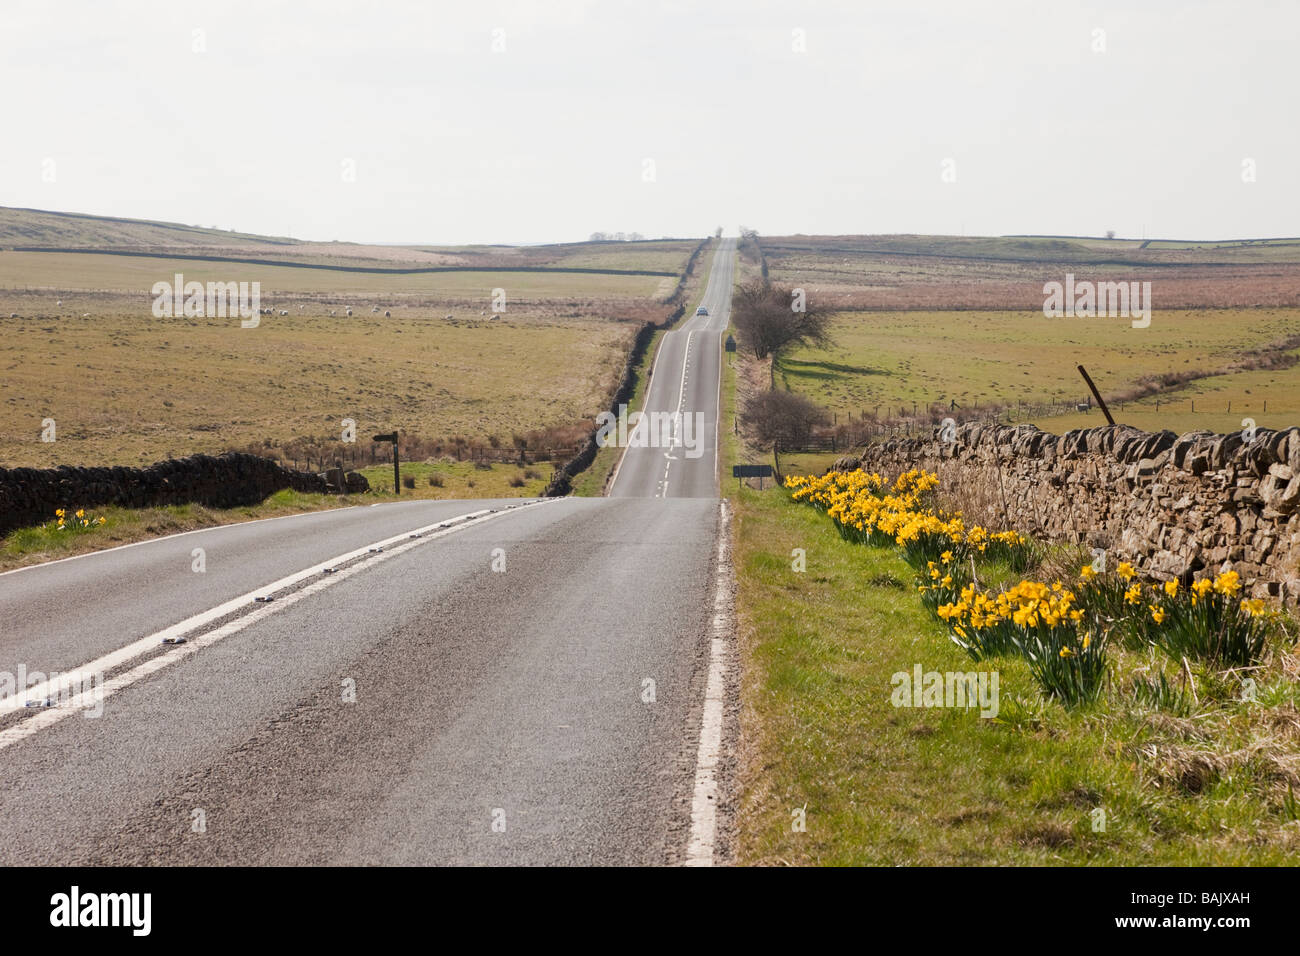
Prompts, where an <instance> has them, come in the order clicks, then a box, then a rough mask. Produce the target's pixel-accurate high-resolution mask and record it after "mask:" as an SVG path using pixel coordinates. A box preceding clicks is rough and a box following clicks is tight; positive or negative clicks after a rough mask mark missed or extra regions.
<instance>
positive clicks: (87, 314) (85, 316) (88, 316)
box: [81, 312, 90, 319]
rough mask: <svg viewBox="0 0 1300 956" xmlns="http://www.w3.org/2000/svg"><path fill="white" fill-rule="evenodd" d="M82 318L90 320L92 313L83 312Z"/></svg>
mask: <svg viewBox="0 0 1300 956" xmlns="http://www.w3.org/2000/svg"><path fill="white" fill-rule="evenodd" d="M81 317H82V318H83V319H88V318H90V313H89V312H83V313H81Z"/></svg>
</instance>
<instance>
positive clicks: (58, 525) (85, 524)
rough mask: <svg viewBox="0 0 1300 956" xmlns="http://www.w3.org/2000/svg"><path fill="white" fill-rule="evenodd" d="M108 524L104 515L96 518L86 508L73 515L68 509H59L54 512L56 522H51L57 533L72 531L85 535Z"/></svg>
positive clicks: (79, 509)
mask: <svg viewBox="0 0 1300 956" xmlns="http://www.w3.org/2000/svg"><path fill="white" fill-rule="evenodd" d="M107 523H108V519H107V518H105V517H104V516H103V515H99V516H98V517H96V516H95V515H92V514H87V513H86V509H85V508H78V509H77V510H76V511H74V512H73V513H72V514H71V515H69V514H68V510H67V509H66V508H59V509H58V510H57V511H55V512H54V521H52V522H51V524H52V525H53V526H54V530H55V531H70V532H73V533H74V534H75V533H84V532H86V531H90V530H91V529H93V528H97V527H99V526H100V525H103V524H107Z"/></svg>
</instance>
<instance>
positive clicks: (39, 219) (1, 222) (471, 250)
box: [0, 206, 698, 288]
mask: <svg viewBox="0 0 1300 956" xmlns="http://www.w3.org/2000/svg"><path fill="white" fill-rule="evenodd" d="M697 241H698V240H695V239H652V240H650V239H648V240H639V241H635V242H622V241H604V242H571V243H556V244H551V245H539V246H400V245H399V246H393V245H385V246H378V245H365V244H360V243H350V242H337V241H336V242H312V241H303V240H299V239H291V238H288V237H284V236H256V235H249V234H246V233H239V232H229V231H226V230H223V229H214V228H205V227H202V226H189V225H183V224H181V223H165V222H153V221H149V220H139V219H113V218H106V217H101V216H86V215H78V214H73V213H56V212H47V211H43V210H34V209H10V208H5V207H2V206H0V249H10V250H13V249H18V250H22V249H34V248H50V249H102V250H105V251H108V250H113V251H118V252H122V251H130V252H136V253H141V252H153V253H158V254H161V255H165V254H167V253H169V252H170V253H183V254H185V255H206V256H214V257H215V256H220V257H227V258H229V257H246V258H256V259H263V260H272V261H278V262H284V263H286V264H292V263H311V264H328V265H335V266H345V267H350V268H360V269H365V268H371V269H377V268H383V269H402V268H474V269H498V270H501V271H511V270H518V269H607V270H630V271H649V272H661V273H665V274H670V275H677V274H680V273H681V271H682V269H683V268H685V265H686V260H687V258H688V257H689V256H690V254H691V251H692V250H693V249H694V248H695V245H696V243H697ZM308 288H310V286H308Z"/></svg>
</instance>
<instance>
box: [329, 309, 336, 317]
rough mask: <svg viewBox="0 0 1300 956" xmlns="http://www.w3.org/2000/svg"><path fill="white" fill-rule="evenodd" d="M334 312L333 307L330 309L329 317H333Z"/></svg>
mask: <svg viewBox="0 0 1300 956" xmlns="http://www.w3.org/2000/svg"><path fill="white" fill-rule="evenodd" d="M334 312H335V310H334V309H330V318H331V319H332V318H334Z"/></svg>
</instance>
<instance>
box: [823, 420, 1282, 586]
mask: <svg viewBox="0 0 1300 956" xmlns="http://www.w3.org/2000/svg"><path fill="white" fill-rule="evenodd" d="M949 437H952V436H949ZM859 465H861V467H863V468H865V469H867V470H868V471H879V472H881V473H882V474H890V475H893V474H897V473H898V472H900V471H905V470H907V469H910V468H913V467H923V468H926V469H927V470H930V471H935V472H937V473H938V474H939V476H940V478H941V479H942V480H943V482H944V487H953V488H956V489H958V490H959V491H960V490H964V491H966V492H969V493H972V494H974V495H977V496H979V497H980V498H982V500H986V501H990V502H993V505H994V507H995V509H997V510H999V511H1005V514H1006V518H1007V520H1008V521H1009V522H1010V524H1011V526H1012V527H1014V528H1016V529H1017V530H1020V531H1027V532H1029V533H1032V534H1034V535H1036V536H1038V537H1041V538H1044V539H1047V540H1053V541H1068V542H1077V543H1082V544H1086V545H1087V546H1088V547H1090V548H1105V549H1107V551H1108V553H1110V554H1113V555H1115V556H1116V559H1119V560H1128V561H1131V562H1133V563H1134V564H1135V565H1136V566H1137V567H1139V568H1141V569H1143V570H1144V571H1146V572H1147V573H1148V574H1150V575H1151V576H1152V577H1154V578H1157V579H1159V580H1169V579H1171V578H1183V579H1184V580H1186V579H1188V578H1190V577H1191V576H1193V575H1195V574H1197V573H1199V572H1202V571H1215V572H1217V571H1219V570H1222V569H1224V568H1226V567H1228V566H1231V567H1232V568H1234V569H1235V570H1236V571H1237V572H1238V573H1239V574H1240V575H1241V576H1242V579H1243V580H1244V581H1246V582H1250V584H1251V593H1252V595H1253V596H1256V597H1265V596H1276V597H1281V598H1282V599H1283V600H1284V601H1286V602H1288V603H1291V604H1296V603H1297V602H1298V601H1300V428H1288V429H1286V430H1284V431H1273V430H1269V429H1263V428H1261V429H1258V430H1257V431H1256V432H1255V434H1254V436H1253V438H1251V440H1249V441H1247V440H1246V436H1245V435H1244V434H1242V433H1234V434H1229V435H1215V434H1212V433H1210V432H1191V433H1188V434H1185V435H1176V434H1174V433H1173V432H1170V431H1164V432H1158V433H1156V434H1152V433H1149V432H1144V431H1139V430H1138V429H1135V428H1130V427H1128V426H1125V425H1114V426H1107V427H1101V428H1089V429H1083V430H1079V431H1071V432H1067V433H1066V434H1064V435H1053V434H1050V433H1048V432H1044V431H1040V430H1039V429H1038V428H1036V427H1035V426H1033V425H1018V426H1009V425H995V424H984V423H970V424H966V425H962V426H959V427H958V429H957V431H956V436H955V440H953V441H941V440H940V436H939V433H938V431H936V433H935V435H934V437H932V438H919V439H899V440H892V441H887V442H883V443H881V444H877V445H872V446H869V447H868V448H867V450H866V452H865V453H864V456H863V457H862V458H861V459H847V460H846V459H841V461H840V462H838V463H837V467H839V468H856V467H858V466H859Z"/></svg>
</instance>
